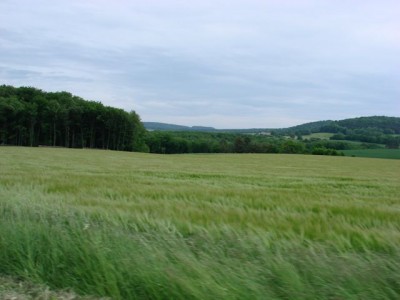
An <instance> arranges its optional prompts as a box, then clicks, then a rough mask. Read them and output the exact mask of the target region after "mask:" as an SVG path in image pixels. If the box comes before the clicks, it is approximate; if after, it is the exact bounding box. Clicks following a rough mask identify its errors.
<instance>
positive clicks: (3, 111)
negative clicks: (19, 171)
mask: <svg viewBox="0 0 400 300" xmlns="http://www.w3.org/2000/svg"><path fill="white" fill-rule="evenodd" d="M144 133H145V130H144V127H143V125H142V123H141V122H140V118H139V116H138V115H137V114H136V113H135V112H134V111H132V112H130V113H127V112H125V111H124V110H122V109H117V108H113V107H107V106H104V105H103V104H101V103H100V102H94V101H86V100H83V99H81V98H79V97H77V96H73V95H71V94H70V93H67V92H57V93H46V92H43V91H41V90H38V89H35V88H30V87H20V88H14V87H11V86H5V85H3V86H0V145H1V144H3V145H4V144H5V145H18V146H38V145H47V146H61V147H71V148H101V149H113V150H125V151H133V150H137V151H145V150H146V145H145V144H144V141H143V135H144Z"/></svg>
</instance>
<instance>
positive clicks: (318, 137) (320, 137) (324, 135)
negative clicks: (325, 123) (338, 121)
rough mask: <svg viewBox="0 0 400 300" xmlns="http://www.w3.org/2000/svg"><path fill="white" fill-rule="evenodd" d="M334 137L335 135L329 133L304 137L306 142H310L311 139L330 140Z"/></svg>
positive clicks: (317, 133) (318, 133) (316, 133)
mask: <svg viewBox="0 0 400 300" xmlns="http://www.w3.org/2000/svg"><path fill="white" fill-rule="evenodd" d="M331 136H333V133H329V132H315V133H311V134H308V135H303V139H305V140H309V139H312V138H314V139H321V140H329V138H330V137H331Z"/></svg>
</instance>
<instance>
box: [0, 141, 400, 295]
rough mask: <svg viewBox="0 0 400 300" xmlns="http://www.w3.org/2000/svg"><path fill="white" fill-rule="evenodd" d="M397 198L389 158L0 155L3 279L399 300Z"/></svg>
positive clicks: (169, 291)
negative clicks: (7, 277) (5, 277)
mask: <svg viewBox="0 0 400 300" xmlns="http://www.w3.org/2000/svg"><path fill="white" fill-rule="evenodd" d="M399 190H400V161H397V160H382V159H371V158H352V157H327V156H311V155H309V156H307V155H279V154H264V155H262V154H259V155H256V154H215V155H155V154H140V153H129V152H116V151H102V150H77V149H64V148H58V149H54V148H22V147H20V148H18V147H0V274H1V275H2V276H13V277H14V278H21V279H24V280H28V281H30V282H32V283H35V284H46V285H48V286H49V287H50V288H52V289H55V290H56V289H66V288H71V289H73V291H74V292H75V293H78V294H80V295H97V296H99V297H104V296H108V297H111V298H112V299H399V298H400V272H399V271H398V270H399V269H400V199H399V194H398V192H399ZM0 290H1V289H0Z"/></svg>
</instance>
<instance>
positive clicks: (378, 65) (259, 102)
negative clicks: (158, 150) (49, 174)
mask: <svg viewBox="0 0 400 300" xmlns="http://www.w3.org/2000/svg"><path fill="white" fill-rule="evenodd" d="M399 28H400V3H399V2H398V1H393V0H384V1H379V2H378V1H372V0H366V1H361V0H359V1H356V0H350V1H345V2H342V1H332V0H331V1H328V0H327V1H319V0H318V1H317V0H299V1H288V0H280V1H277V0H269V1H260V0H246V1H244V0H230V1H229V0H214V1H211V0H210V1H208V0H205V1H178V0H166V1H156V0H149V1H139V0H134V1H132V0H131V1H128V0H118V1H106V0H96V1H95V0H87V1H78V0H68V1H67V0H57V1H50V0H38V1H34V2H33V1H28V0H2V1H1V2H0V57H1V60H0V84H12V85H16V86H20V85H25V86H27V85H28V86H35V87H38V88H41V89H44V90H48V91H55V90H67V91H70V92H72V93H74V94H77V95H79V96H82V97H84V98H87V99H91V100H99V101H102V102H103V103H104V104H106V105H113V106H117V107H121V108H124V109H126V110H131V109H134V110H136V111H137V112H138V113H139V114H140V115H141V117H142V119H143V120H145V121H160V122H169V123H177V124H183V125H204V126H215V127H219V128H229V127H232V128H238V127H284V126H289V125H296V124H298V123H299V122H307V121H315V120H320V119H341V118H346V117H354V116H361V115H378V114H379V115H399V112H400V108H399V104H398V103H399V102H398V99H399V96H400V74H399V71H398V70H400V57H399V55H398V53H399V51H400V36H399V32H400V31H399V30H398V29H399Z"/></svg>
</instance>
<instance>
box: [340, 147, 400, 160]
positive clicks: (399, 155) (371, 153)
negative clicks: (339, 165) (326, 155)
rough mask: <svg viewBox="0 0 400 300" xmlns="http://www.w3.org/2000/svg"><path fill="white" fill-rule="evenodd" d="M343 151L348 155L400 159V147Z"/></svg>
mask: <svg viewBox="0 0 400 300" xmlns="http://www.w3.org/2000/svg"><path fill="white" fill-rule="evenodd" d="M342 152H343V153H344V155H346V156H356V157H373V158H390V159H400V149H363V150H345V151H342Z"/></svg>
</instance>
